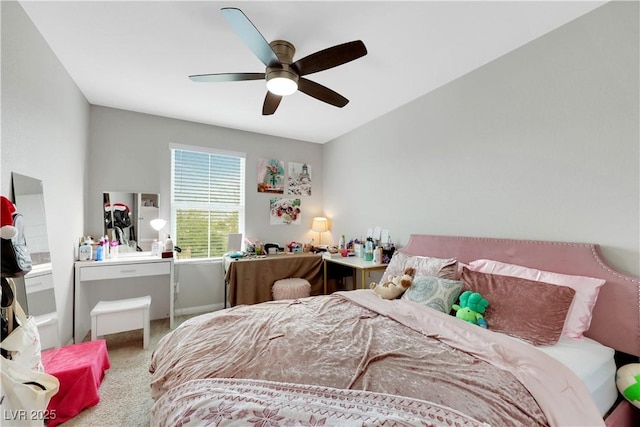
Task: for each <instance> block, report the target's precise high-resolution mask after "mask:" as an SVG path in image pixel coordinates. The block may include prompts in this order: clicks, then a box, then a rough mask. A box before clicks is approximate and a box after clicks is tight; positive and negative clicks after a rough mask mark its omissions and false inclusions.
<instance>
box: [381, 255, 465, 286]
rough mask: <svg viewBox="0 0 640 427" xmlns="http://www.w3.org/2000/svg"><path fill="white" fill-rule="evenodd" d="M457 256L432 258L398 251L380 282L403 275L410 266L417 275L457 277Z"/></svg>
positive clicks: (444, 277)
mask: <svg viewBox="0 0 640 427" xmlns="http://www.w3.org/2000/svg"><path fill="white" fill-rule="evenodd" d="M457 263H458V260H457V259H456V258H446V259H443V258H432V257H426V256H418V255H407V254H404V253H402V252H398V251H396V252H395V253H394V254H393V256H392V257H391V261H389V265H387V268H386V270H385V271H384V273H383V274H382V278H381V279H380V283H385V282H388V281H390V280H391V278H392V277H393V276H401V275H402V274H404V271H405V269H406V268H408V267H413V269H414V270H415V272H414V277H416V276H435V277H441V278H443V279H451V280H454V279H456V268H457V267H456V264H457Z"/></svg>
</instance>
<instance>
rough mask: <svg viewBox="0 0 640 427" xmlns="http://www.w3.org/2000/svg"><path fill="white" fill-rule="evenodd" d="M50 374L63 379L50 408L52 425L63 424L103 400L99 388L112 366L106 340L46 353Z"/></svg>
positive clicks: (43, 362) (47, 367)
mask: <svg viewBox="0 0 640 427" xmlns="http://www.w3.org/2000/svg"><path fill="white" fill-rule="evenodd" d="M42 364H43V365H44V370H45V372H46V373H48V374H51V375H53V376H54V377H56V378H58V380H59V381H60V389H59V390H58V393H56V394H55V395H54V396H53V397H52V398H51V401H50V402H49V406H48V407H47V410H48V415H49V416H50V418H49V420H48V422H47V425H48V426H49V427H52V426H56V425H58V424H62V423H63V422H65V421H67V420H69V419H71V418H73V417H75V416H76V415H78V414H79V413H80V411H82V410H83V409H85V408H89V407H91V406H94V405H96V404H98V402H100V394H99V392H98V389H99V388H100V383H102V379H103V378H104V371H105V370H107V369H109V367H110V366H111V365H110V363H109V354H108V353H107V343H106V341H105V340H97V341H89V342H83V343H79V344H73V345H68V346H66V347H60V348H54V349H51V350H47V351H44V352H42Z"/></svg>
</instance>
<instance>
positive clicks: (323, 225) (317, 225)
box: [311, 216, 329, 244]
mask: <svg viewBox="0 0 640 427" xmlns="http://www.w3.org/2000/svg"><path fill="white" fill-rule="evenodd" d="M311 230H313V231H315V232H317V233H318V244H320V243H322V233H324V232H325V231H329V221H327V218H325V217H322V216H317V217H315V218H313V224H312V225H311Z"/></svg>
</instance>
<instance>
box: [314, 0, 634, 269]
mask: <svg viewBox="0 0 640 427" xmlns="http://www.w3.org/2000/svg"><path fill="white" fill-rule="evenodd" d="M638 16H639V13H638V3H637V2H613V3H610V4H607V5H605V6H603V7H601V8H599V9H596V10H595V11H593V12H592V13H589V14H587V15H585V16H583V17H581V18H579V19H577V20H576V21H573V22H571V23H569V24H567V25H565V26H563V27H561V28H559V29H558V30H556V31H553V32H551V33H549V34H547V35H545V36H543V37H541V38H539V39H537V40H535V41H533V42H531V43H529V44H527V45H525V46H523V47H522V48H520V49H517V50H516V51H514V52H511V53H509V54H507V55H505V56H503V57H501V58H499V59H497V60H495V61H493V62H492V63H489V64H487V65H486V66H484V67H482V68H480V69H478V70H475V71H473V72H471V73H469V74H468V75H466V76H463V77H462V78H460V79H458V80H455V81H454V82H452V83H450V84H448V85H446V86H444V87H442V88H440V89H438V90H436V91H434V92H432V93H430V94H428V95H426V96H424V97H421V98H419V99H417V100H415V101H414V102H411V103H410V104H408V105H405V106H404V107H402V108H399V109H397V110H395V111H393V112H391V113H390V114H387V115H385V116H383V117H381V118H380V119H377V120H375V121H373V122H371V123H369V124H367V125H365V126H363V127H361V128H360V129H357V130H355V131H353V132H351V133H349V134H347V135H344V136H342V137H340V138H337V139H336V140H334V141H331V142H330V143H328V144H326V145H325V146H324V152H323V154H324V195H325V199H324V209H325V211H326V213H327V215H328V216H329V217H331V218H333V223H334V227H333V229H334V232H335V233H343V232H344V233H346V234H347V235H356V236H357V235H361V234H362V233H364V231H365V230H364V227H365V226H375V225H380V226H383V227H384V228H388V229H389V230H390V234H391V236H392V238H394V240H396V241H397V242H399V243H401V244H403V243H406V241H407V239H408V237H409V234H410V233H428V234H448V235H467V236H486V237H507V238H524V239H540V240H564V241H576V242H592V243H599V244H600V245H602V247H603V250H604V254H605V256H607V257H608V259H609V261H610V262H611V263H612V264H613V265H614V266H616V267H618V268H619V269H621V270H622V271H624V272H627V273H631V274H633V275H636V276H637V275H640V268H639V265H638V260H639V259H640V253H639V252H640V251H639V247H640V243H639V238H640V230H639V224H640V212H639V207H640V190H639V185H640V176H639V175H640V174H639V170H640V168H639V135H638V129H639V122H638V120H639V119H638V117H639V111H638V105H639V99H638V93H639V88H638V76H639V70H638V51H639V47H638V40H639V31H638ZM354 158H361V159H364V161H362V162H360V163H358V164H354V162H353V161H352V159H354ZM346 171H348V174H349V175H350V176H351V177H352V178H354V179H352V180H350V181H349V185H348V188H346V187H345V185H344V180H343V177H344V175H345V173H347V172H346ZM363 224H364V225H363Z"/></svg>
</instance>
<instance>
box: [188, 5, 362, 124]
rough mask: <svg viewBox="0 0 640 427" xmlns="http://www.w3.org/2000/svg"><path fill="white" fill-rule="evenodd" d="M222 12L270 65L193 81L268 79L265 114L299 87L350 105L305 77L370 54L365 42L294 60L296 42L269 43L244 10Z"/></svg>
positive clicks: (200, 76)
mask: <svg viewBox="0 0 640 427" xmlns="http://www.w3.org/2000/svg"><path fill="white" fill-rule="evenodd" d="M221 12H222V15H223V16H224V17H225V18H226V20H227V21H228V22H229V24H231V27H232V29H233V30H234V31H235V32H236V33H237V34H238V36H239V37H240V39H241V40H242V41H243V42H244V44H246V45H247V46H248V47H249V49H251V51H252V52H253V53H254V54H255V55H256V56H257V57H258V59H260V61H262V63H263V64H264V65H265V66H266V67H267V68H266V69H265V72H264V73H221V74H197V75H192V76H189V78H190V79H191V80H192V81H194V82H231V81H242V80H262V79H265V80H266V81H267V89H268V90H267V95H266V96H265V98H264V104H263V105H262V115H265V116H266V115H271V114H273V113H275V111H276V109H277V108H278V105H280V101H281V100H282V97H283V96H286V95H290V94H292V93H294V92H296V90H300V91H301V92H303V93H305V94H307V95H309V96H311V97H313V98H316V99H318V100H320V101H323V102H326V103H327V104H331V105H334V106H336V107H340V108H341V107H344V106H345V105H347V103H348V102H349V100H348V99H347V98H345V97H344V96H342V95H340V94H339V93H337V92H334V91H333V90H331V89H329V88H327V87H325V86H323V85H321V84H318V83H316V82H313V81H311V80H309V79H306V78H304V77H302V76H305V75H307V74H312V73H317V72H318V71H323V70H327V69H329V68H333V67H336V66H338V65H342V64H345V63H347V62H350V61H353V60H354V59H358V58H360V57H361V56H364V55H366V54H367V48H366V47H365V46H364V43H362V41H360V40H356V41H352V42H348V43H344V44H339V45H336V46H333V47H329V48H327V49H324V50H321V51H318V52H316V53H312V54H311V55H308V56H305V57H304V58H302V59H298V60H297V61H296V62H293V55H294V54H295V47H294V46H293V44H291V43H289V42H288V41H285V40H274V41H272V42H271V43H267V41H266V40H265V38H264V37H263V36H262V34H260V32H259V31H258V30H257V29H256V27H255V26H254V25H253V24H252V23H251V21H250V20H249V18H247V16H246V15H245V14H244V13H243V12H242V11H241V10H240V9H237V8H233V7H225V8H222V9H221Z"/></svg>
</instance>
